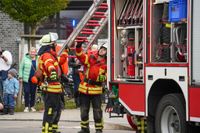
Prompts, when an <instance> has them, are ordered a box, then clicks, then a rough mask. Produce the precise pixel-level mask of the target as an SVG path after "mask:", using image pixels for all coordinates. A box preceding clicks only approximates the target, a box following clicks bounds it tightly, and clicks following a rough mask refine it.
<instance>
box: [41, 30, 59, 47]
mask: <svg viewBox="0 0 200 133" xmlns="http://www.w3.org/2000/svg"><path fill="white" fill-rule="evenodd" d="M56 40H58V34H57V33H53V32H50V33H49V34H46V35H44V36H43V37H42V39H40V41H39V43H40V45H42V46H46V45H51V44H52V42H55V41H56Z"/></svg>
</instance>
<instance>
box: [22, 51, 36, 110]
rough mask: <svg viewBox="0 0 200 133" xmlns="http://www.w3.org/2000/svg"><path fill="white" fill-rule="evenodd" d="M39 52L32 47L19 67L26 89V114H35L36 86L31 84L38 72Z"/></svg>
mask: <svg viewBox="0 0 200 133" xmlns="http://www.w3.org/2000/svg"><path fill="white" fill-rule="evenodd" d="M36 54H37V50H36V48H35V47H31V49H30V51H29V53H27V54H26V55H25V56H24V58H23V59H22V61H21V63H20V66H19V81H20V83H21V84H23V88H24V101H25V109H24V112H29V111H32V112H35V111H36V110H35V108H34V105H35V94H36V87H37V85H36V84H33V83H32V82H31V78H32V77H33V76H34V73H35V71H36V70H37V59H38V57H37V55H36Z"/></svg>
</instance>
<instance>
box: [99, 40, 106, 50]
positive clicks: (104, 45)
mask: <svg viewBox="0 0 200 133" xmlns="http://www.w3.org/2000/svg"><path fill="white" fill-rule="evenodd" d="M101 48H106V49H107V48H108V42H106V43H104V44H103V45H101V47H100V49H101Z"/></svg>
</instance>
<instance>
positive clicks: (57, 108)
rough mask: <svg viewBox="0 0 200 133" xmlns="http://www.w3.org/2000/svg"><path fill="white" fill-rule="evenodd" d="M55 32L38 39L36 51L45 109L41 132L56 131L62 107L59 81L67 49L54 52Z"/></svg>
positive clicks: (54, 132)
mask: <svg viewBox="0 0 200 133" xmlns="http://www.w3.org/2000/svg"><path fill="white" fill-rule="evenodd" d="M57 39H58V36H57V34H56V33H49V34H46V35H44V36H43V37H42V39H41V40H40V43H41V48H40V49H39V51H38V55H39V56H40V57H39V61H38V64H39V67H38V68H39V69H40V70H41V71H42V76H43V78H40V79H43V81H40V82H41V84H40V85H41V88H42V90H43V93H44V105H45V111H44V115H43V127H42V133H60V132H58V122H59V119H60V115H61V110H62V107H63V89H62V85H61V83H60V77H61V72H62V70H61V67H60V66H61V65H62V64H63V63H65V62H66V60H67V50H65V51H64V52H63V53H62V54H61V55H60V56H59V57H58V56H57V54H56V49H55V48H56V43H55V41H56V40H57Z"/></svg>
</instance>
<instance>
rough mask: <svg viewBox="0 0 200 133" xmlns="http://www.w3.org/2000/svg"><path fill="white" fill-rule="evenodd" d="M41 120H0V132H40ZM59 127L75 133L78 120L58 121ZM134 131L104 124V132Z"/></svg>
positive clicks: (67, 132) (132, 132) (63, 132)
mask: <svg viewBox="0 0 200 133" xmlns="http://www.w3.org/2000/svg"><path fill="white" fill-rule="evenodd" d="M41 123H42V122H41V121H24V120H23V121H10V120H5V121H0V132H1V133H40V132H41V129H42V127H41ZM90 125H91V126H90V129H91V130H90V131H91V133H95V130H94V126H92V125H93V123H91V124H90ZM59 129H60V131H61V132H62V133H77V132H78V131H79V130H80V126H79V122H64V121H61V122H60V123H59ZM113 132H115V133H135V132H134V131H132V130H131V129H130V128H128V127H126V126H122V125H116V124H115V125H113V124H105V128H104V133H113Z"/></svg>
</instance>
